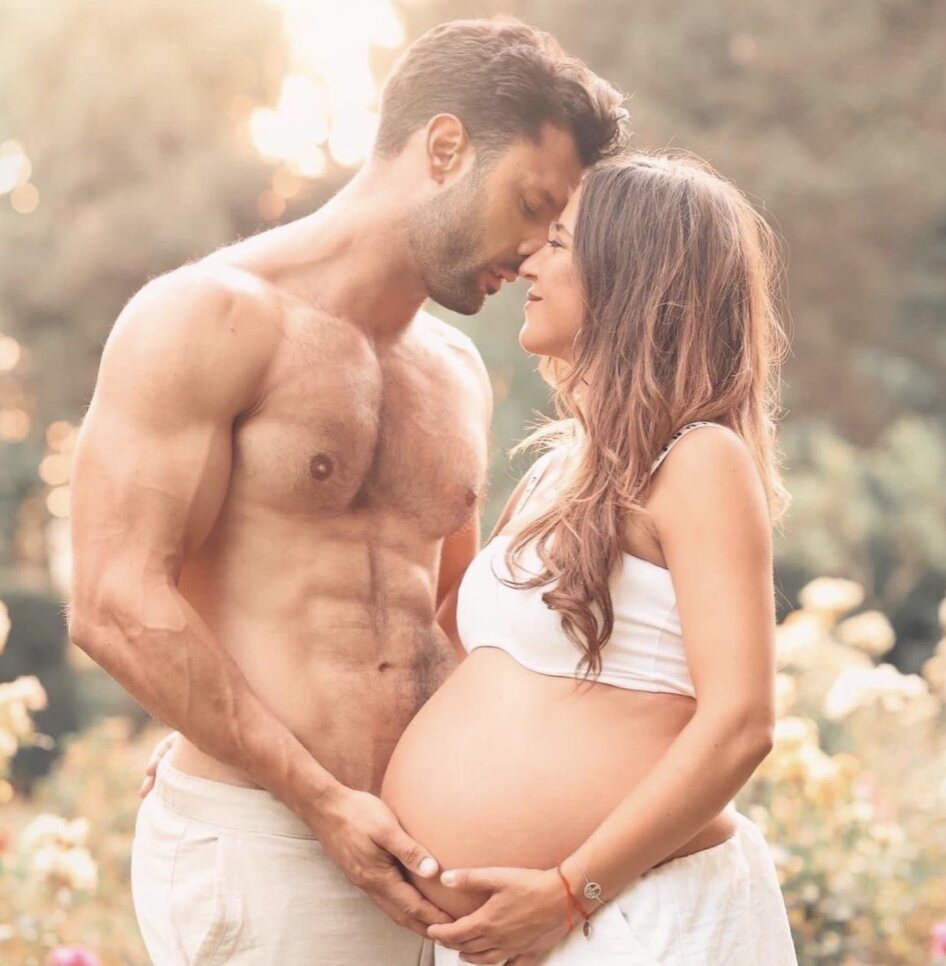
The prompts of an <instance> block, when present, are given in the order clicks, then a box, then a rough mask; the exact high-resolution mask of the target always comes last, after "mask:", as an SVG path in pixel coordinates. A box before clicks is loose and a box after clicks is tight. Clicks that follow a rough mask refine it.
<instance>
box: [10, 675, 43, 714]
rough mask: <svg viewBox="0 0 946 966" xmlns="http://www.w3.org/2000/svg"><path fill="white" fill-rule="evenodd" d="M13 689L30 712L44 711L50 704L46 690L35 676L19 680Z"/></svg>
mask: <svg viewBox="0 0 946 966" xmlns="http://www.w3.org/2000/svg"><path fill="white" fill-rule="evenodd" d="M12 689H13V690H12V693H13V694H14V695H15V696H16V697H17V698H19V700H21V701H22V702H23V703H24V704H25V705H26V707H27V708H28V709H29V710H30V711H42V710H43V709H44V708H45V707H46V705H47V704H48V699H47V697H46V690H45V689H44V688H43V686H42V684H40V681H39V678H38V677H36V676H35V675H33V674H30V675H27V676H25V677H19V678H17V679H16V680H15V681H14V682H13V685H12Z"/></svg>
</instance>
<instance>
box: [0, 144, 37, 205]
mask: <svg viewBox="0 0 946 966" xmlns="http://www.w3.org/2000/svg"><path fill="white" fill-rule="evenodd" d="M32 173H33V166H32V165H31V164H30V159H29V158H28V157H27V156H26V152H25V151H24V150H23V146H22V145H21V144H20V142H19V141H4V142H3V143H2V144H0V195H5V194H7V193H8V192H10V191H13V190H14V188H17V187H19V186H20V185H22V184H26V183H27V182H28V181H29V180H30V175H31V174H32Z"/></svg>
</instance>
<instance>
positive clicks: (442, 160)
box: [425, 114, 470, 184]
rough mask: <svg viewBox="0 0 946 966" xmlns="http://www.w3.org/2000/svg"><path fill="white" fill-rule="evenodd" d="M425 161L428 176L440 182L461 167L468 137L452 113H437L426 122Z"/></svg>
mask: <svg viewBox="0 0 946 966" xmlns="http://www.w3.org/2000/svg"><path fill="white" fill-rule="evenodd" d="M426 135H427V139H426V142H425V145H426V148H427V163H428V170H429V172H430V176H431V177H432V178H433V179H434V180H435V181H437V182H438V183H440V184H443V182H444V181H445V180H447V179H448V178H450V177H452V176H455V175H457V174H458V173H459V171H460V169H461V168H462V167H463V163H464V161H465V160H466V155H467V154H468V153H469V150H470V139H469V137H468V136H467V133H466V128H465V127H464V126H463V122H462V121H461V120H460V119H459V118H458V117H457V116H456V115H454V114H437V115H436V116H435V117H432V118H431V119H430V120H429V121H428V122H427V129H426Z"/></svg>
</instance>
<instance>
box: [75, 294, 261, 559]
mask: <svg viewBox="0 0 946 966" xmlns="http://www.w3.org/2000/svg"><path fill="white" fill-rule="evenodd" d="M161 294H163V297H161V296H160V294H159V296H158V297H155V296H154V295H153V294H150V293H145V295H144V296H138V297H136V299H138V302H137V303H136V302H135V301H134V300H133V302H132V303H131V304H130V305H129V307H128V309H126V311H125V312H124V313H123V314H122V317H121V318H120V319H119V321H118V323H117V324H116V326H115V330H114V331H113V333H112V336H111V337H110V339H109V342H108V344H107V346H106V349H105V352H104V353H103V358H102V364H101V367H100V370H99V378H98V382H97V385H96V390H95V394H94V396H93V400H92V404H91V406H90V408H89V412H88V414H87V416H86V419H85V420H84V423H83V426H82V430H81V432H80V437H79V444H78V448H77V452H76V464H75V468H74V475H73V526H74V538H75V540H76V551H77V561H78V562H79V563H80V564H81V563H82V562H83V555H85V557H86V561H87V562H90V563H91V562H98V564H99V565H100V566H101V565H104V561H105V556H104V555H105V554H107V555H108V557H109V558H110V559H111V560H112V561H115V560H116V559H117V560H120V561H122V562H123V563H124V564H125V565H127V564H133V563H134V564H139V563H140V564H142V565H144V566H152V565H154V566H158V567H161V568H163V569H165V570H167V571H168V572H171V573H173V572H174V571H176V570H177V568H178V567H179V565H180V560H181V557H182V556H183V555H184V554H185V553H186V552H189V551H192V550H193V549H194V548H195V547H196V546H199V545H200V544H201V543H202V542H203V540H204V539H206V536H207V534H208V533H209V530H210V528H211V527H212V525H213V522H214V520H215V519H216V516H217V514H218V512H219V509H220V507H221V505H222V501H223V499H224V497H225V495H226V491H227V486H228V483H229V477H230V468H231V433H232V426H233V422H234V420H235V418H236V417H237V416H238V415H239V413H240V412H241V410H242V409H243V408H244V407H245V406H246V405H247V403H248V401H249V400H250V399H252V394H251V383H250V381H251V378H252V375H253V373H252V369H251V366H250V364H249V363H248V362H246V361H245V360H240V359H239V358H236V356H238V349H239V347H238V346H237V345H236V343H235V341H234V338H233V336H234V335H235V333H234V332H233V331H231V330H233V329H234V328H237V326H235V325H234V322H233V319H232V317H231V316H232V306H230V305H229V303H228V300H227V299H226V297H225V293H219V292H214V291H210V292H205V291H194V289H193V286H191V288H190V289H189V290H188V289H185V290H183V291H181V290H180V287H179V289H178V290H177V291H171V292H165V293H161ZM252 348H253V346H252V345H249V346H247V347H246V349H247V351H251V350H252Z"/></svg>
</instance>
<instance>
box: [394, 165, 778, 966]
mask: <svg viewBox="0 0 946 966" xmlns="http://www.w3.org/2000/svg"><path fill="white" fill-rule="evenodd" d="M774 248H775V246H774V241H773V237H772V234H771V232H770V230H769V229H768V227H767V226H766V224H765V222H764V220H763V219H762V218H761V217H760V216H759V215H758V214H757V213H756V212H755V211H754V209H753V208H752V206H751V205H750V204H749V202H748V201H747V200H746V199H745V198H744V196H743V195H742V194H740V192H738V191H737V190H736V189H735V188H734V187H733V186H732V185H731V184H729V183H728V182H726V181H725V180H723V179H722V178H721V177H719V176H718V175H716V174H715V173H714V172H713V171H712V170H710V169H709V168H708V167H707V166H706V165H704V164H702V163H700V162H697V161H695V160H691V159H686V158H678V157H648V156H638V157H634V158H631V159H629V160H625V161H621V162H619V163H611V164H608V165H606V166H602V167H599V168H597V169H595V170H593V171H591V172H590V173H589V174H588V175H586V177H585V179H584V181H583V183H582V187H581V188H580V190H579V191H578V192H576V193H575V195H574V196H573V197H572V198H571V200H570V202H569V204H568V206H567V207H566V209H565V210H564V212H563V213H562V215H561V216H560V218H559V221H558V222H556V223H555V224H553V226H552V228H551V231H550V236H549V240H548V245H547V246H546V247H545V248H543V249H542V250H541V251H539V252H538V253H536V254H535V255H533V256H532V257H530V258H529V259H527V260H526V262H524V263H523V265H522V267H521V269H520V274H521V275H523V276H524V277H525V278H526V279H528V280H529V281H530V282H531V283H532V287H531V289H530V291H529V297H528V302H527V305H526V319H525V324H524V325H523V327H522V330H521V333H520V342H521V344H522V346H523V348H524V349H525V350H526V351H527V352H530V353H533V354H535V355H539V356H542V357H544V362H543V366H544V370H543V371H544V374H545V376H546V378H547V379H548V381H549V382H550V383H551V384H552V386H553V387H554V389H555V392H556V398H557V408H558V414H559V417H560V418H559V419H558V420H557V421H555V422H554V423H552V424H550V425H549V426H546V427H544V428H543V429H542V430H540V431H539V433H538V434H536V435H537V437H538V438H540V439H541V441H542V442H544V444H545V449H546V452H545V453H544V454H543V456H542V457H541V458H540V459H539V460H538V462H537V463H536V464H535V465H534V467H533V469H532V471H531V472H530V473H529V474H527V476H526V477H525V478H524V480H523V481H522V483H521V484H520V486H519V487H518V488H517V491H516V492H515V493H514V494H513V497H512V499H511V500H510V503H509V505H508V506H507V508H506V510H505V511H504V513H503V515H502V517H501V519H500V521H499V524H498V525H497V528H496V531H495V533H494V536H493V537H492V539H491V540H490V541H489V542H488V544H487V545H486V546H485V548H484V549H483V550H482V552H481V553H480V554H479V555H478V556H477V557H476V558H475V559H474V560H473V562H472V563H471V564H470V566H469V568H468V569H467V571H466V574H465V575H464V577H463V580H462V581H461V583H460V585H459V587H458V589H457V590H456V591H455V592H454V593H453V594H452V595H451V597H450V598H449V599H448V600H447V601H446V603H445V605H444V610H443V611H442V613H441V622H442V623H443V625H444V626H445V628H447V629H448V631H452V632H453V636H454V640H455V641H456V643H457V645H458V647H460V648H461V649H462V650H463V652H464V653H466V652H468V656H466V657H465V659H464V660H463V661H462V663H461V664H460V666H459V668H458V669H457V670H456V671H455V672H454V674H453V675H452V676H451V677H450V678H449V679H448V680H447V682H446V683H445V684H444V685H443V687H442V688H441V689H440V690H439V691H438V692H436V693H435V694H434V696H433V697H432V698H431V699H430V700H429V701H428V702H427V704H426V705H425V706H424V707H423V708H422V710H421V711H420V713H419V714H418V715H417V716H416V717H415V718H414V720H413V722H412V723H411V724H410V725H409V726H408V728H407V730H406V731H405V732H404V734H403V736H402V738H401V740H400V742H399V744H398V746H397V748H396V749H395V751H394V755H393V757H392V758H391V761H390V764H389V766H388V770H387V774H386V777H385V781H384V787H383V790H382V797H383V798H384V799H385V800H386V801H387V802H388V804H389V805H390V806H391V807H392V808H393V810H394V811H395V813H396V814H397V816H398V817H399V819H400V821H401V823H402V825H403V826H404V828H405V829H406V830H407V832H408V833H409V834H411V835H412V836H414V837H415V838H416V839H417V840H418V841H420V842H423V843H424V844H425V845H426V847H427V848H429V849H430V850H431V852H432V854H433V855H435V856H436V857H437V858H438V860H439V861H440V863H441V867H442V868H445V869H447V870H448V871H447V872H445V873H444V875H443V876H442V878H441V881H439V882H438V881H436V880H434V881H430V880H423V879H420V878H417V879H415V884H416V885H417V887H418V888H419V889H421V890H422V891H423V892H424V893H425V894H426V895H427V896H428V897H429V898H430V899H432V900H433V901H434V902H435V903H437V904H438V905H440V906H441V907H442V908H444V909H445V910H447V911H448V912H450V913H451V914H452V915H453V916H455V917H457V919H456V921H455V922H453V923H451V924H449V925H442V926H432V927H430V930H429V933H430V935H431V936H432V937H433V938H435V939H437V940H438V943H440V945H439V946H438V949H437V953H436V956H437V963H438V964H441V966H447V964H455V963H457V962H458V961H460V962H469V963H503V962H506V961H507V960H511V961H513V962H515V963H517V964H519V963H522V964H525V963H534V962H538V961H539V957H540V955H541V954H544V953H546V952H547V951H549V950H551V952H550V953H548V955H547V957H546V958H542V959H541V961H542V963H543V964H545V963H547V964H550V966H552V964H554V966H566V964H572V963H574V964H579V963H580V964H594V966H601V964H606V963H621V964H628V966H630V964H634V966H656V964H661V966H668V964H684V963H686V964H693V966H782V964H793V963H795V954H794V951H793V948H792V942H791V937H790V933H789V928H788V922H787V917H786V913H785V907H784V904H783V901H782V897H781V894H780V892H779V887H778V882H777V878H776V874H775V868H774V865H773V862H772V859H771V858H770V855H769V852H768V848H767V846H766V843H765V841H764V839H763V838H762V836H761V834H760V833H759V832H758V831H757V829H756V828H755V826H753V825H752V823H751V822H749V821H748V819H746V818H744V817H743V816H741V815H740V814H739V813H737V812H736V811H735V810H734V808H733V806H732V804H731V802H732V799H733V797H734V796H735V795H736V793H737V792H738V791H739V789H740V788H741V787H742V786H743V785H744V784H745V782H746V781H747V779H748V778H749V777H750V775H751V774H752V772H753V770H754V769H755V768H756V766H757V765H758V764H759V763H760V761H761V760H762V759H763V758H764V757H765V755H766V754H767V752H768V751H769V748H770V745H771V733H772V725H773V690H774V689H773V683H774V682H773V679H774V653H773V651H774V629H775V616H774V589H773V583H772V551H771V530H772V524H773V522H774V521H775V520H776V519H777V517H778V516H779V514H780V513H781V512H782V511H783V509H784V507H785V504H786V502H787V497H786V494H785V492H784V489H783V488H782V486H781V484H780V482H779V476H778V470H777V460H776V456H775V452H774V445H773V428H774V421H775V417H776V415H777V398H776V390H777V371H778V365H779V363H780V361H781V358H782V355H783V353H784V350H785V337H784V334H783V332H782V329H781V327H780V325H779V323H778V320H777V317H776V314H775V311H774V308H773V304H772V287H773V281H774V272H775V267H776V266H775V259H774ZM461 956H462V959H461V958H460V957H461Z"/></svg>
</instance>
